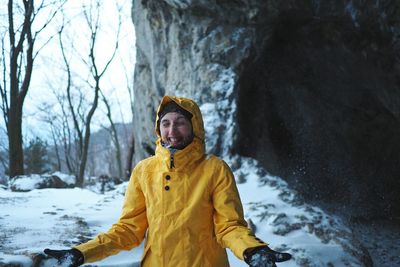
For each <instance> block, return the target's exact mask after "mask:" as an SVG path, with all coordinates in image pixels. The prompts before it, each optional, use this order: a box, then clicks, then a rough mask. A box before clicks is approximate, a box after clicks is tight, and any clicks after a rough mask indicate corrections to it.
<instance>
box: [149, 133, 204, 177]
mask: <svg viewBox="0 0 400 267" xmlns="http://www.w3.org/2000/svg"><path fill="white" fill-rule="evenodd" d="M156 144H157V147H156V157H157V158H158V159H159V160H161V161H162V162H163V164H164V165H165V166H166V167H167V168H168V169H170V170H183V169H186V168H190V166H191V165H192V164H193V163H195V162H197V161H199V160H201V159H202V158H203V157H204V156H205V151H204V145H203V142H202V141H201V140H200V139H198V138H196V137H195V138H194V139H193V141H192V143H190V144H189V145H188V146H187V147H185V148H184V149H182V150H177V151H176V152H175V153H174V154H173V155H172V157H171V152H170V150H169V149H168V148H166V147H163V146H162V144H161V139H158V140H157V142H156ZM171 158H173V165H174V167H173V168H171Z"/></svg>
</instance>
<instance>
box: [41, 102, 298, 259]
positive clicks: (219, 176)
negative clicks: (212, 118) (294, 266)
mask: <svg viewBox="0 0 400 267" xmlns="http://www.w3.org/2000/svg"><path fill="white" fill-rule="evenodd" d="M155 124H156V125H155V131H156V133H157V136H158V140H157V142H156V144H157V147H156V153H155V156H152V157H149V158H147V159H145V160H143V161H141V162H139V163H138V165H137V166H136V167H135V168H134V170H133V171H132V175H131V179H130V181H129V185H128V188H127V190H126V194H125V200H124V206H123V209H122V215H121V217H120V218H119V220H118V222H117V223H116V224H114V225H113V226H112V227H111V229H110V230H109V231H108V232H106V233H102V234H100V235H98V236H97V237H96V238H95V239H93V240H91V241H89V242H87V243H84V244H81V245H78V246H76V247H75V248H73V249H70V250H49V249H46V250H45V253H47V254H48V255H50V256H52V257H55V258H57V259H58V260H59V262H60V263H63V262H67V261H69V263H68V264H69V266H79V265H81V264H83V263H84V262H94V261H98V260H101V259H103V258H105V257H107V256H110V255H113V254H116V253H118V252H119V251H121V250H130V249H132V248H133V247H136V246H138V245H139V244H140V243H141V242H142V241H143V240H144V239H145V249H144V254H143V257H142V262H141V266H144V267H163V266H169V267H225V266H229V263H228V258H227V254H226V251H225V248H230V249H231V250H232V251H233V253H234V254H235V255H236V256H237V257H238V258H240V259H242V260H245V261H246V262H247V263H248V264H249V265H250V266H253V267H271V266H276V265H275V262H280V261H286V260H288V259H290V257H291V256H290V254H287V253H279V252H276V251H273V250H271V249H269V248H268V246H267V244H266V243H264V242H263V241H261V240H260V239H258V238H256V237H255V236H254V234H253V233H252V232H251V230H250V229H249V228H248V227H247V224H246V222H245V220H244V218H243V208H242V204H241V202H240V198H239V194H238V191H237V188H236V184H235V179H234V177H233V174H232V171H231V170H230V168H229V167H228V165H227V164H226V163H225V162H224V161H222V160H221V159H219V158H218V157H216V156H213V155H206V154H205V140H204V138H205V133H204V126H203V119H202V115H201V112H200V109H199V107H198V106H197V104H196V103H195V102H194V101H192V100H190V99H187V98H180V97H172V96H165V97H164V98H163V99H162V100H161V103H160V106H159V108H158V112H157V118H156V123H155Z"/></svg>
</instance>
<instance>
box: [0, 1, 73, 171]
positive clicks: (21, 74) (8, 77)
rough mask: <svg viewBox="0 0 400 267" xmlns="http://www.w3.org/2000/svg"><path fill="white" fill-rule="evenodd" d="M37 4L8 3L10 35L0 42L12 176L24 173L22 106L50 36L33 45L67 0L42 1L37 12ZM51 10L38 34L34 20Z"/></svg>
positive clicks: (4, 109) (3, 110) (2, 88)
mask: <svg viewBox="0 0 400 267" xmlns="http://www.w3.org/2000/svg"><path fill="white" fill-rule="evenodd" d="M34 2H35V1H34V0H23V1H22V5H21V6H19V5H18V4H16V3H14V1H12V0H9V1H8V6H7V7H8V35H6V34H4V35H3V36H2V41H1V44H2V49H1V52H2V57H1V62H2V70H3V71H2V75H3V82H2V83H1V85H0V94H1V97H2V102H1V109H2V112H3V119H4V122H5V125H6V129H7V135H8V146H9V172H10V173H9V174H10V177H14V176H16V175H21V174H23V173H24V155H23V145H22V144H23V139H22V112H23V105H24V101H25V97H26V95H27V93H28V90H29V86H30V82H31V77H32V72H33V69H34V68H33V63H34V60H35V58H36V57H37V55H38V54H39V51H40V50H41V49H42V48H43V47H44V46H45V44H46V43H47V42H48V41H49V40H50V39H51V37H50V38H49V39H48V41H47V42H44V44H43V45H42V46H41V47H39V48H38V49H37V50H36V51H34V45H35V42H36V41H37V38H38V36H39V34H40V33H41V32H42V31H43V30H44V29H45V28H46V27H47V26H48V25H49V24H50V22H51V21H52V20H53V18H54V17H55V16H56V14H57V12H58V11H59V9H60V8H61V6H63V5H64V4H65V2H66V0H64V1H54V2H50V3H45V1H44V0H43V1H42V2H41V3H40V4H39V6H38V7H37V8H36V9H35V7H34ZM49 7H53V8H54V9H53V10H52V11H51V12H50V15H49V16H48V17H47V19H45V22H44V23H43V24H42V25H41V26H40V27H39V28H38V30H36V31H35V30H34V29H33V25H34V21H35V19H36V18H37V17H38V15H39V13H41V12H42V11H43V10H45V9H47V8H49ZM18 12H20V13H22V14H19V13H18ZM19 15H21V16H22V17H23V19H22V23H21V24H20V25H16V24H18V22H19V18H18V16H19ZM6 37H7V38H8V41H9V49H6V46H5V41H4V39H5V38H6ZM6 54H7V55H8V59H7V58H6ZM7 62H8V64H7Z"/></svg>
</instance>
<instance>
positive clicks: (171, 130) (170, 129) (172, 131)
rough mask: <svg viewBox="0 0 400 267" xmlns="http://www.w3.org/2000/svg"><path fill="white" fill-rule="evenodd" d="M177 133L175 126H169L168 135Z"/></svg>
mask: <svg viewBox="0 0 400 267" xmlns="http://www.w3.org/2000/svg"><path fill="white" fill-rule="evenodd" d="M176 131H177V126H176V124H171V127H170V128H169V132H170V133H175V132H176Z"/></svg>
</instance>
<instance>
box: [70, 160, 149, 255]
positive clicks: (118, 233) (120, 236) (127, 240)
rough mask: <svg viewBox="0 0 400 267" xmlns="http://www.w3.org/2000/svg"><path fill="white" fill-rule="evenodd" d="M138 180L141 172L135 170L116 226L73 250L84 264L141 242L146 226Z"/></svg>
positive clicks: (128, 248) (142, 197)
mask: <svg viewBox="0 0 400 267" xmlns="http://www.w3.org/2000/svg"><path fill="white" fill-rule="evenodd" d="M139 177H140V172H139V171H137V168H135V169H134V170H133V171H132V175H131V178H130V181H129V183H128V187H127V189H126V192H125V199H124V204H123V208H122V214H121V216H120V218H119V220H118V221H117V223H115V224H113V225H112V227H111V228H110V229H109V230H108V231H107V232H105V233H102V234H99V235H98V236H97V237H95V238H94V239H93V240H90V241H88V242H86V243H84V244H81V245H78V246H76V247H75V248H76V249H78V250H80V251H81V252H82V254H83V255H84V258H85V262H94V261H98V260H101V259H104V258H106V257H108V256H111V255H114V254H116V253H118V252H120V251H121V250H130V249H132V248H134V247H136V246H139V244H140V243H141V242H142V241H143V239H144V236H145V233H146V230H147V226H148V223H147V216H146V205H145V198H144V195H143V192H142V190H141V187H140V184H139V181H138V178H139Z"/></svg>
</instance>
